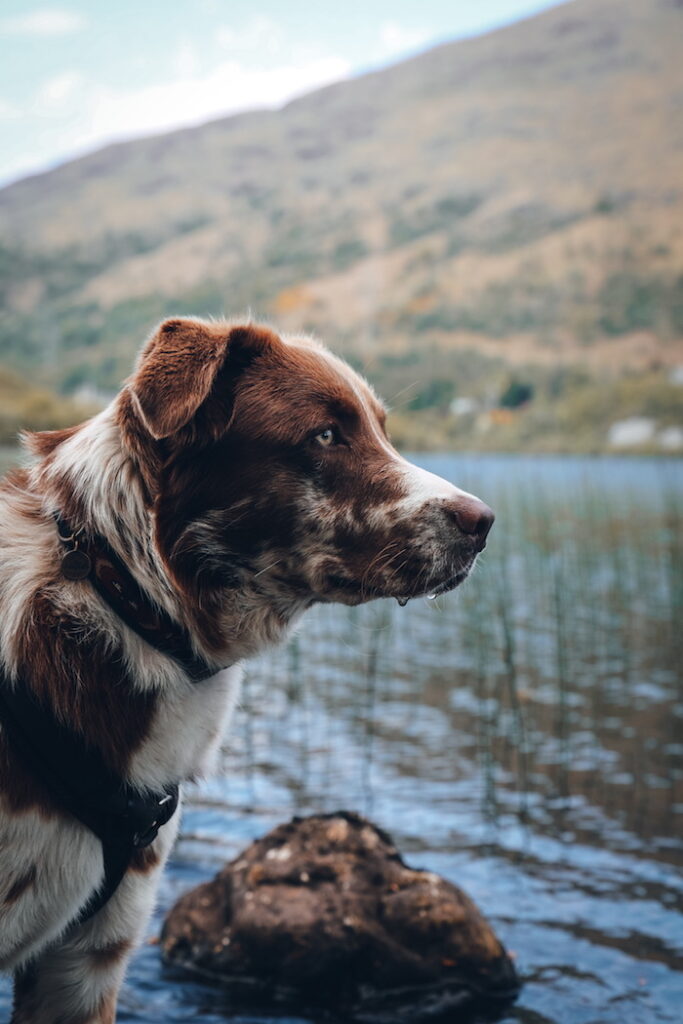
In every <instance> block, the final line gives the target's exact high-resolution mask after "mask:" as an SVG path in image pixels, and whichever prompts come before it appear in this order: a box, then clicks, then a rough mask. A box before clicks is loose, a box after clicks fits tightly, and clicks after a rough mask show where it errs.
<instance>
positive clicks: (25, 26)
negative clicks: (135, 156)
mask: <svg viewBox="0 0 683 1024" xmlns="http://www.w3.org/2000/svg"><path fill="white" fill-rule="evenodd" d="M555 2H556V0H420V2H415V0H335V2H334V3H330V2H326V0H318V2H317V3H315V2H312V0H147V2H145V0H116V2H113V0H65V2H64V3H58V4H55V5H54V6H43V5H40V4H39V5H37V6H34V5H33V4H32V3H31V2H30V0H3V2H2V5H1V6H0V185H3V184H7V183H8V182H11V181H14V180H16V179H18V178H20V177H23V176H24V175H26V174H29V173H34V172H36V171H41V170H45V169H47V168H50V167H53V166H55V165H56V164H59V163H62V162H64V161H65V160H67V159H71V158H73V157H76V156H80V155H82V154H83V153H87V152H91V151H93V150H95V149H98V148H99V147H100V146H102V145H105V144H106V143H108V142H112V141H118V140H122V139H128V138H134V137H139V136H142V135H151V134H156V133H159V132H164V131H169V130H171V129H173V128H179V127H183V126H185V125H189V124H198V123H201V122H203V121H207V120H210V119H212V118H215V117H220V116H222V115H225V114H230V113H235V112H237V111H240V110H246V109H254V108H257V107H279V106H282V105H283V104H284V103H286V102H287V101H288V100H290V99H292V98H293V97H295V96H299V95H302V94H303V93H306V92H310V91H311V90H313V89H315V88H318V87H319V86H322V85H326V84H328V83H330V82H334V81H338V80H340V79H343V78H348V77H352V76H354V75H357V74H360V73H362V72H363V71H366V70H368V69H370V68H375V67H382V66H384V65H387V64H391V63H394V62H396V61H397V60H400V59H401V58H403V57H406V56H409V55H411V54H413V53H416V52H419V51H421V50H424V49H426V48H427V47H429V46H431V45H434V44H435V43H439V42H444V41H446V40H450V39H456V38H461V37H464V36H471V35H476V34H479V33H481V32H484V31H487V30H489V29H491V28H496V27H498V26H500V25H504V24H508V23H510V22H512V21H516V20H518V19H519V18H522V17H525V16H528V15H530V14H533V13H535V12H537V11H539V10H543V9H544V8H546V7H550V6H552V5H553V4H554V3H555Z"/></svg>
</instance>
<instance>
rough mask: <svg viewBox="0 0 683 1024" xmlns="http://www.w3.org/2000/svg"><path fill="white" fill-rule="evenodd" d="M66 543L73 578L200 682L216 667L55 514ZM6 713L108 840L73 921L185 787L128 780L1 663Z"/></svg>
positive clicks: (69, 807) (148, 837)
mask: <svg viewBox="0 0 683 1024" xmlns="http://www.w3.org/2000/svg"><path fill="white" fill-rule="evenodd" d="M55 520H56V523H57V531H58V534H59V539H60V541H61V542H62V545H63V547H64V555H63V558H62V573H63V575H64V577H65V578H66V579H70V580H86V579H87V580H88V581H89V582H90V583H91V584H92V586H93V587H94V589H95V590H96V592H97V593H98V594H99V595H100V597H101V598H102V600H103V601H105V602H106V604H108V605H109V607H110V608H111V609H112V611H114V612H115V614H116V615H117V616H118V617H119V618H120V619H122V620H123V622H125V624H126V625H127V626H128V627H129V628H130V629H132V630H133V631H134V632H135V633H137V634H138V636H140V637H141V638H142V639H143V640H145V641H146V642H147V643H148V644H150V645H151V646H152V647H155V648H156V649H157V650H159V651H161V652H162V653H164V654H167V655H168V656H169V657H171V658H173V659H174V660H175V661H176V662H178V664H180V665H181V666H182V667H183V669H184V670H185V672H186V673H187V674H188V676H189V677H190V679H191V680H192V681H193V682H195V683H199V682H201V681H202V680H204V679H208V678H209V676H212V675H214V674H215V672H216V669H215V668H213V667H212V666H211V665H209V664H208V662H206V661H205V660H204V659H203V658H202V657H200V656H199V655H198V654H196V652H195V651H194V648H193V646H192V643H191V640H190V638H189V636H188V634H187V632H186V631H185V630H184V629H183V627H182V626H180V625H179V624H178V623H177V622H175V621H174V620H173V619H172V618H171V617H170V616H169V615H168V614H167V613H166V612H165V611H164V610H163V609H161V608H159V607H157V605H156V604H154V603H153V602H152V600H151V599H150V597H149V595H148V594H146V593H145V591H144V590H143V589H142V587H140V585H139V584H138V583H137V581H136V580H135V579H134V578H133V576H132V575H131V573H130V571H129V570H128V568H127V566H126V565H125V564H124V562H122V561H121V559H120V558H119V557H118V555H117V554H116V552H115V551H114V550H113V549H112V547H111V545H110V544H109V543H108V541H107V540H105V538H104V537H101V536H97V535H94V536H91V537H89V538H86V534H85V531H84V530H83V529H79V530H74V529H73V528H72V527H71V525H70V524H69V523H68V522H67V521H66V520H65V519H63V518H61V517H60V516H59V515H55ZM0 720H2V725H3V729H4V731H5V733H6V735H7V736H8V738H9V741H10V743H11V745H12V747H13V748H14V750H15V751H16V752H17V753H18V755H19V756H20V757H21V759H22V760H23V761H24V763H25V764H26V767H27V768H28V770H29V771H31V773H32V774H34V775H35V776H37V777H38V778H39V779H40V781H41V782H42V783H43V785H44V786H45V788H46V790H47V791H48V793H49V794H50V796H51V797H52V799H53V800H54V801H55V803H56V804H57V805H58V806H59V807H61V808H62V809H64V810H66V811H67V812H68V813H70V814H71V815H73V817H74V818H76V819H77V820H78V821H80V822H81V823H82V824H83V825H85V826H86V827H87V828H89V829H90V830H91V832H93V833H94V834H95V835H96V836H97V837H98V839H99V840H100V841H101V843H102V856H103V861H104V880H103V882H102V885H101V886H100V888H99V889H98V890H97V891H96V892H94V893H93V894H92V896H91V897H90V899H89V900H88V902H87V903H86V904H85V906H84V907H83V908H82V909H81V911H80V913H79V914H78V916H77V917H76V919H75V921H74V922H73V925H74V926H75V925H78V924H82V923H83V922H84V921H87V920H88V919H89V918H90V917H92V916H93V915H94V914H96V913H97V911H98V910H100V909H101V908H102V907H103V906H104V905H105V903H106V902H107V901H108V900H109V899H110V897H111V896H112V895H113V894H114V893H115V892H116V889H117V888H118V886H119V884H120V882H121V880H122V878H123V876H124V875H125V873H126V871H127V869H128V866H129V864H130V861H131V858H132V856H133V854H134V852H135V850H139V849H142V848H144V847H145V846H149V844H150V843H152V842H153V841H154V839H155V838H156V836H157V834H158V832H159V829H160V828H161V827H162V826H163V825H165V824H166V823H167V822H168V821H170V819H171V818H172V817H173V815H174V813H175V811H176V808H177V806H178V786H177V785H175V784H174V785H169V786H166V787H165V788H164V789H163V790H162V791H160V792H156V793H154V792H149V791H147V792H144V793H141V792H140V791H139V790H136V789H134V788H133V787H132V786H130V785H128V784H127V783H125V782H124V781H123V780H122V779H121V778H120V777H119V776H118V775H117V774H116V773H115V772H113V771H112V770H111V769H110V768H109V767H108V766H107V765H106V764H105V762H104V759H103V758H102V755H101V753H100V752H99V750H97V749H96V748H95V747H92V746H89V745H88V744H87V743H86V742H85V740H84V738H83V737H82V736H81V735H79V734H78V733H75V732H73V730H71V729H69V728H68V727H67V726H66V725H64V723H63V722H61V721H60V720H59V719H58V718H57V717H56V716H55V714H54V712H53V711H52V710H51V709H50V708H48V707H47V706H45V705H44V704H42V703H40V702H39V701H38V700H37V698H36V697H35V695H34V694H33V693H32V692H31V691H30V690H29V689H28V688H27V686H26V685H25V683H23V681H22V680H21V679H19V680H16V681H15V682H14V683H11V682H10V680H9V679H8V678H7V676H6V675H5V674H4V673H3V672H2V671H1V670H0Z"/></svg>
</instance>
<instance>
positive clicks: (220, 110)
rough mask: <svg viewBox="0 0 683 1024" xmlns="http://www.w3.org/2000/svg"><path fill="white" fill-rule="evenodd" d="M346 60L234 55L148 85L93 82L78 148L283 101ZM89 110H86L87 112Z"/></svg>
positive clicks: (343, 68)
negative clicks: (275, 61)
mask: <svg viewBox="0 0 683 1024" xmlns="http://www.w3.org/2000/svg"><path fill="white" fill-rule="evenodd" d="M350 71H351V66H350V64H349V62H348V61H347V60H344V59H343V58H341V57H336V56H332V55H330V56H324V57H318V58H315V59H313V60H311V61H309V62H308V63H297V64H281V65H279V66H273V67H269V68H254V67H252V66H251V65H249V64H245V63H240V62H238V61H234V60H230V61H225V62H223V63H221V64H220V65H219V66H218V67H216V68H215V69H214V70H213V71H211V72H210V73H208V74H205V75H203V76H196V77H186V78H183V79H182V80H178V79H177V80H174V81H170V82H165V83H161V84H158V85H153V86H148V87H146V88H144V89H137V90H131V91H123V90H114V89H111V88H108V87H107V88H105V87H104V86H93V87H89V88H88V90H87V93H85V95H87V96H88V98H89V108H88V110H87V112H86V111H82V112H81V115H82V116H81V123H86V124H87V125H88V128H87V130H85V131H82V132H80V134H79V135H78V137H77V138H75V139H72V140H69V141H70V142H71V143H72V144H73V146H74V148H80V149H82V148H83V147H86V146H91V145H93V144H95V143H104V142H107V141H111V140H113V139H125V138H130V137H133V136H139V135H145V134H148V133H152V132H161V131H167V130H169V129H173V128H178V127H181V126H184V125H189V124H197V123H200V122H202V121H206V120H209V119H211V118H214V117H220V116H222V115H225V114H230V113H235V112H236V111H239V110H247V109H253V108H257V107H261V108H263V107H278V106H281V105H282V104H283V103H286V102H287V101H288V100H290V99H292V98H293V97H295V96H299V95H301V94H303V93H306V92H309V91H310V90H312V89H316V88H318V87H320V86H322V85H328V84H329V83H330V82H335V81H338V80H339V79H341V78H345V77H347V76H348V75H349V73H350ZM83 115H87V116H83Z"/></svg>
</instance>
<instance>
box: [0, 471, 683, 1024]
mask: <svg viewBox="0 0 683 1024" xmlns="http://www.w3.org/2000/svg"><path fill="white" fill-rule="evenodd" d="M419 461H420V462H421V463H422V464H423V465H425V466H427V468H429V469H432V470H433V471H434V472H438V473H440V474H442V475H444V476H447V477H449V478H450V479H452V480H454V481H455V482H456V483H458V484H459V485H460V486H463V487H466V488H467V489H471V490H474V491H475V492H476V493H478V494H479V495H480V496H481V497H483V498H485V499H486V500H487V501H489V502H490V503H491V504H492V505H493V506H494V507H495V509H496V511H497V522H496V526H495V527H494V531H493V534H492V537H491V541H490V544H489V547H488V549H487V552H486V553H485V557H484V558H483V559H482V565H481V568H480V569H479V570H478V571H477V573H476V574H475V576H474V577H473V579H472V580H470V581H468V583H467V584H466V587H465V588H463V589H462V591H458V592H457V593H456V594H453V595H449V596H447V597H444V598H439V599H438V600H437V601H435V602H427V601H425V600H420V601H413V602H411V603H410V604H409V605H408V606H407V607H406V608H403V609H402V608H399V607H398V606H397V605H396V604H395V603H390V602H376V603H374V604H372V605H369V606H366V607H365V608H362V609H356V610H351V611H348V610H345V609H341V608H337V609H330V608H324V609H323V608H321V609H317V610H315V611H314V612H312V613H311V615H310V616H309V618H308V619H307V621H306V623H305V625H304V627H303V629H302V630H301V631H300V632H299V634H298V636H297V637H296V638H295V639H294V640H293V641H292V642H291V643H290V644H289V646H287V647H285V648H282V649H280V650H279V651H276V652H271V653H269V654H268V655H266V656H264V657H262V658H259V659H258V660H256V661H254V662H253V663H251V664H250V665H249V667H248V671H247V676H246V681H245V683H246V685H245V692H244V699H243V702H242V706H241V708H240V710H239V712H238V714H237V717H236V720H235V723H234V726H233V729H232V731H231V733H230V735H229V737H228V739H227V742H226V745H225V750H224V754H223V760H222V766H221V770H220V773H219V774H218V775H217V776H216V777H215V778H213V779H212V780H210V781H208V782H206V783H204V784H203V785H201V786H198V787H190V788H189V791H188V800H187V806H186V810H185V813H184V818H183V827H182V834H181V838H180V841H179V843H178V845H177V847H176V849H175V852H174V854H173V857H172V859H171V863H170V866H169V869H168V870H167V872H166V875H165V878H164V881H163V885H162V888H161V892H160V898H159V910H158V913H157V914H156V916H155V919H154V921H153V922H152V924H151V927H150V929H149V936H150V940H151V941H150V943H148V944H146V945H144V946H143V948H142V949H141V950H140V951H139V952H138V953H137V954H136V956H135V957H134V959H133V962H132V965H131V968H130V970H129V973H128V977H127V981H126V984H125V986H124V989H123V992H122V995H121V1000H120V1010H119V1020H121V1021H135V1022H139V1024H143V1022H144V1024H148V1022H153V1021H154V1022H161V1021H163V1022H175V1021H194V1020H197V1019H200V1020H202V1021H207V1022H216V1024H217V1022H219V1021H223V1022H224V1021H226V1020H228V1021H233V1022H238V1021H239V1022H247V1021H249V1022H251V1024H265V1022H266V1021H268V1020H269V1019H270V1018H269V1017H268V1015H267V1014H264V1015H258V1014H255V1013H253V1012H252V1013H251V1015H250V1014H247V1013H244V1012H242V1013H241V1014H240V1012H239V1008H236V1007H234V1006H231V1003H230V999H229V996H228V995H227V994H224V993H222V992H221V991H220V990H219V989H216V988H212V987H210V986H207V985H204V984H200V983H197V982H195V981H192V980H190V979H187V978H179V977H177V976H175V975H170V974H168V973H166V972H165V971H164V970H163V969H162V967H161V964H160V960H159V955H158V947H157V945H156V944H154V937H155V936H156V935H158V932H159V928H160V924H161V921H162V919H163V914H164V912H165V911H166V910H167V909H168V908H169V907H170V906H171V905H172V903H173V901H174V900H175V899H176V898H177V896H178V895H180V893H182V892H184V891H185V890H186V889H188V888H189V887H191V886H193V885H195V884H198V883H199V882H202V881H204V880H206V879H207V878H210V877H211V876H212V875H213V874H214V873H215V872H216V871H218V869H219V868H220V867H221V866H222V865H223V864H224V862H225V861H226V860H227V859H230V858H232V857H234V856H236V854H237V853H238V852H239V851H240V849H242V848H243V847H244V846H245V845H246V844H247V843H248V842H249V841H250V840H251V839H253V838H255V837H257V836H259V835H261V834H263V832H265V831H266V830H268V829H269V828H271V827H273V826H274V825H276V824H278V823H279V822H281V821H283V820H286V819H287V818H289V817H290V816H291V815H292V814H294V813H298V814H301V813H308V812H315V811H329V810H334V809H336V808H340V807H344V808H349V809H354V810H358V811H361V812H363V813H366V814H368V815H370V816H372V817H373V819H374V820H375V821H376V822H377V823H378V824H380V825H381V826H383V827H384V828H386V829H387V830H388V831H389V832H391V833H392V834H393V836H394V838H395V839H396V841H397V842H398V844H399V846H400V848H401V849H402V851H403V852H404V854H405V856H406V858H407V860H408V861H409V863H411V864H412V865H415V866H423V867H426V868H429V869H431V870H434V871H437V872H440V873H441V874H443V875H445V876H447V877H448V878H450V879H451V880H453V881H454V882H456V883H457V884H459V885H461V886H462V887H463V888H465V889H466V890H467V891H468V892H469V894H470V895H471V896H472V897H473V898H474V899H475V901H476V902H477V903H478V904H479V906H480V907H481V909H482V910H483V911H484V913H485V914H486V915H487V916H488V917H489V919H490V921H491V922H492V924H493V925H494V927H495V928H496V930H497V932H498V934H499V936H500V937H501V939H502V940H503V941H504V943H505V944H506V945H507V947H508V949H510V950H511V951H512V952H513V953H514V955H515V957H516V963H517V966H518V969H519V971H520V974H521V976H522V978H523V981H524V987H523V989H522V992H521V994H520V997H519V999H518V1001H517V1003H516V1004H515V1005H514V1007H512V1008H510V1009H509V1010H507V1011H505V1012H504V1013H503V1014H502V1016H501V1020H502V1021H504V1022H505V1024H511V1022H515V1021H516V1022H523V1024H641V1022H642V1024H655V1022H667V1024H674V1022H675V1024H679V1022H680V1021H681V1020H682V1019H683V1009H682V1008H683V971H682V968H683V913H682V911H683V873H682V872H681V867H682V866H683V844H682V843H681V825H682V823H683V822H682V819H683V722H682V721H681V719H682V718H683V685H682V679H681V660H682V657H683V637H682V635H681V634H682V632H683V631H682V630H681V626H680V621H681V620H680V617H679V615H680V612H681V611H683V575H682V561H681V556H682V554H683V537H682V536H681V526H682V524H683V461H681V460H669V459H667V460H664V459H662V460H654V459H617V458H579V457H576V458H573V457H568V458H564V457H563V458H556V457H534V458H526V457H522V456H446V455H439V456H420V457H419ZM9 1005H10V989H9V985H8V984H7V983H5V982H2V983H0V1020H2V1019H5V1018H8V1017H9ZM301 1020H302V1021H303V1020H304V1018H301ZM287 1022H288V1024H295V1022H296V1024H299V1019H298V1018H292V1017H290V1018H287Z"/></svg>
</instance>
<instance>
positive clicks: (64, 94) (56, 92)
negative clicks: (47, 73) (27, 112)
mask: <svg viewBox="0 0 683 1024" xmlns="http://www.w3.org/2000/svg"><path fill="white" fill-rule="evenodd" d="M83 82H84V79H83V76H82V75H81V74H80V73H79V72H78V71H64V72H62V74H60V75H55V77H54V78H49V79H48V80H47V82H45V84H44V85H43V86H42V87H41V89H40V91H39V92H38V95H37V97H36V104H35V106H36V109H37V110H38V111H39V112H45V111H46V110H50V109H51V108H55V107H61V106H63V105H64V104H65V103H66V102H68V100H69V99H71V97H72V96H73V95H74V93H75V92H76V91H77V90H78V88H79V87H80V86H81V85H83Z"/></svg>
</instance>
